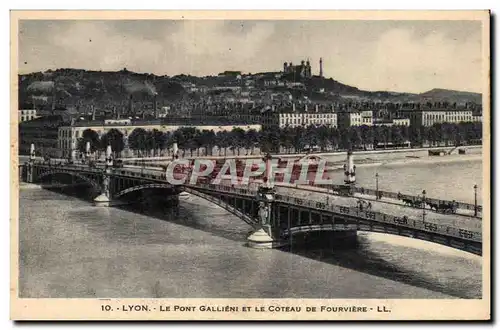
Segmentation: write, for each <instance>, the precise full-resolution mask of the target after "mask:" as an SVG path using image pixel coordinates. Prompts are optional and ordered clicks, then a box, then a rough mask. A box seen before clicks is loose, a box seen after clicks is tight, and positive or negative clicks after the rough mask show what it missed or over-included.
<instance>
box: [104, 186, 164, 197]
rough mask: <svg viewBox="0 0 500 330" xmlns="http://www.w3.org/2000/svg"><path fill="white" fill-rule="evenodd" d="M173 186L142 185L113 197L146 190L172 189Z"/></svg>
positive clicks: (127, 189)
mask: <svg viewBox="0 0 500 330" xmlns="http://www.w3.org/2000/svg"><path fill="white" fill-rule="evenodd" d="M172 188H173V186H172V185H171V184H169V183H147V184H141V185H138V186H133V187H130V188H126V189H124V190H122V191H120V192H118V193H117V194H115V195H114V196H113V197H114V198H120V197H122V196H124V195H126V194H128V193H131V192H133V191H138V190H144V189H172Z"/></svg>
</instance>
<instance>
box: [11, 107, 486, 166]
mask: <svg viewBox="0 0 500 330" xmlns="http://www.w3.org/2000/svg"><path fill="white" fill-rule="evenodd" d="M20 112H21V111H20ZM383 114H384V115H383V116H380V111H377V110H363V109H356V108H350V107H342V108H341V109H338V108H336V107H335V106H333V105H331V106H327V105H324V104H323V105H318V104H316V105H313V106H311V105H310V104H305V105H302V106H300V107H298V106H296V105H295V104H293V105H292V106H291V107H289V108H278V107H275V106H266V107H264V108H259V109H252V111H245V112H237V113H236V114H233V115H232V116H229V115H226V116H224V115H222V113H220V114H218V115H217V116H202V115H200V116H188V117H179V116H175V115H174V116H166V117H165V118H162V119H152V120H143V119H130V118H123V119H122V118H115V119H104V120H95V118H93V119H94V120H84V119H83V118H80V120H77V119H76V118H75V117H72V116H71V115H69V114H65V113H61V114H59V115H51V116H42V117H40V118H36V119H34V120H28V121H24V122H21V123H20V125H19V148H20V153H21V154H27V153H28V152H29V148H30V144H31V143H35V144H36V145H37V148H38V149H39V150H40V151H41V152H42V153H43V154H49V155H51V156H54V157H69V156H70V155H71V154H72V151H73V150H76V149H77V148H78V140H79V139H80V138H81V137H82V134H83V132H84V131H85V130H86V129H92V130H94V131H96V132H97V133H98V134H99V135H100V136H102V135H104V134H106V133H107V132H108V131H109V130H111V129H117V130H118V131H120V132H121V133H122V134H123V136H124V140H125V141H124V142H125V146H127V138H128V136H129V134H130V133H132V131H133V130H135V129H136V128H143V129H145V130H154V129H156V130H159V131H161V132H173V131H175V130H177V129H178V128H180V127H195V128H197V129H200V130H213V131H214V132H216V133H217V132H219V131H231V130H232V129H233V128H241V129H243V130H245V131H247V130H250V129H254V130H257V131H259V130H262V129H277V128H285V127H291V128H293V127H299V126H303V127H306V126H310V125H315V126H322V125H325V126H329V127H336V128H341V129H342V128H348V127H352V126H363V125H365V126H393V125H399V126H410V125H417V126H432V125H434V124H436V123H460V122H481V121H482V117H481V114H480V113H475V112H474V111H473V110H472V109H465V108H456V109H450V108H443V109H439V108H438V109H425V110H424V109H409V108H408V109H405V108H398V109H396V110H394V111H389V112H383ZM35 115H36V114H35ZM24 116H26V114H25V115H24ZM82 119H83V120H82Z"/></svg>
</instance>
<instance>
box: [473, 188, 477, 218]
mask: <svg viewBox="0 0 500 330" xmlns="http://www.w3.org/2000/svg"><path fill="white" fill-rule="evenodd" d="M474 216H475V217H477V184H475V185H474Z"/></svg>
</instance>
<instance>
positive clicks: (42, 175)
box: [37, 170, 102, 193]
mask: <svg viewBox="0 0 500 330" xmlns="http://www.w3.org/2000/svg"><path fill="white" fill-rule="evenodd" d="M58 174H66V175H69V176H72V177H75V178H78V179H81V180H83V181H85V182H87V183H88V184H90V185H91V186H92V188H93V189H94V190H95V191H96V192H98V193H100V192H101V190H102V189H101V184H99V182H97V181H95V180H94V179H92V178H90V177H88V176H85V175H82V174H79V173H77V172H70V171H58V170H51V171H46V172H42V173H40V174H39V175H38V177H37V181H38V182H40V181H41V180H42V179H43V178H45V177H48V176H51V175H58Z"/></svg>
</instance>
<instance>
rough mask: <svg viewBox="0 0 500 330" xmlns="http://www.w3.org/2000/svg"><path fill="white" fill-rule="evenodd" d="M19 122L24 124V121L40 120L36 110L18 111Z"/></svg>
mask: <svg viewBox="0 0 500 330" xmlns="http://www.w3.org/2000/svg"><path fill="white" fill-rule="evenodd" d="M18 116H19V122H20V123H22V122H24V121H28V120H33V119H36V118H39V117H40V116H38V115H37V111H36V109H22V110H19V111H18Z"/></svg>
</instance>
